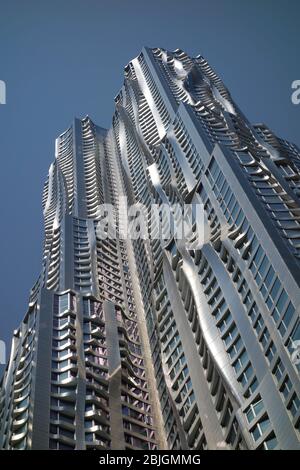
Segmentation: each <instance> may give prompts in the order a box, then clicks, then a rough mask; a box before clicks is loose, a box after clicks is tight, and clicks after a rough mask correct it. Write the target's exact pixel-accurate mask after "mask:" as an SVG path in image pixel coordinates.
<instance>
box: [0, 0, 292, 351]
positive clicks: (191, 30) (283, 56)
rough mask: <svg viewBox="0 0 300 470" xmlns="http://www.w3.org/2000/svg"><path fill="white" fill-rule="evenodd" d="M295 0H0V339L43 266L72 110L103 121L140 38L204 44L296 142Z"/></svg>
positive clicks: (266, 118) (240, 91)
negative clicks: (54, 169) (59, 140)
mask: <svg viewBox="0 0 300 470" xmlns="http://www.w3.org/2000/svg"><path fill="white" fill-rule="evenodd" d="M299 27H300V2H299V0H295V1H294V0H251V1H250V0H248V1H247V0H184V1H179V0H148V1H146V0H139V1H138V0H59V1H58V0H51V1H50V0H49V1H45V0H26V1H25V0H20V1H19V0H0V80H5V82H6V85H7V104H6V105H1V106H0V158H1V166H0V168H1V169H0V178H1V180H0V204H1V208H0V210H1V231H0V250H1V268H0V285H1V296H0V339H3V340H5V341H7V342H10V337H11V335H12V331H13V329H14V328H16V327H17V326H18V324H19V322H20V321H21V319H22V317H23V315H24V313H25V311H26V305H27V299H28V293H29V290H30V288H31V286H32V285H33V284H34V282H35V280H36V278H37V276H38V274H39V271H40V269H41V250H42V236H43V230H42V210H41V193H42V187H43V183H44V180H45V178H46V175H47V172H48V167H49V165H50V163H51V161H52V160H53V158H54V139H55V137H56V136H57V135H58V134H60V133H61V132H63V131H64V130H65V129H66V128H67V127H68V126H69V124H70V123H71V121H72V119H73V116H74V115H76V116H78V117H83V116H85V115H86V114H89V115H90V116H91V117H92V119H93V120H94V121H95V122H96V123H97V124H99V125H101V126H103V127H108V126H109V125H110V122H111V117H112V113H113V106H114V103H113V98H114V96H115V95H116V94H117V92H118V90H119V88H120V86H121V84H122V81H123V68H124V66H125V65H126V64H127V63H128V62H129V61H130V59H132V58H134V57H135V56H136V55H137V54H138V53H139V52H140V50H141V48H142V47H143V46H144V45H146V46H149V47H157V46H158V47H163V48H166V49H170V50H173V49H176V48H180V49H183V50H185V51H186V52H187V53H189V54H190V55H197V54H199V53H201V54H202V55H203V56H204V57H205V58H206V59H207V60H208V61H209V63H210V64H211V65H212V66H213V67H214V68H215V70H216V72H217V73H218V74H219V75H220V76H221V78H222V79H223V80H224V82H225V84H226V85H227V87H228V88H229V90H230V92H231V94H232V96H233V98H234V99H235V101H236V102H237V104H238V105H239V106H240V108H241V110H242V111H243V112H244V113H245V114H246V116H247V117H248V118H249V119H250V121H252V122H265V123H266V124H268V125H269V126H270V127H271V128H272V129H273V130H274V131H275V132H276V133H277V134H279V135H281V136H283V137H285V138H288V139H289V140H291V141H294V142H295V143H297V144H298V145H299V144H300V135H299V123H300V105H298V106H295V105H293V104H292V103H291V99H290V96H291V83H292V81H294V80H296V79H300V63H299V49H300V48H299V45H300V41H299Z"/></svg>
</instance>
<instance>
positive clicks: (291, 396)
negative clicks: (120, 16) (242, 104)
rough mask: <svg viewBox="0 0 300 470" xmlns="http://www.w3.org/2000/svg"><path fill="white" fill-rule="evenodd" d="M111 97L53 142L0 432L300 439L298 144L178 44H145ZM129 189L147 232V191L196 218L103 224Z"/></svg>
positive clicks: (106, 444) (240, 443) (40, 443)
mask: <svg viewBox="0 0 300 470" xmlns="http://www.w3.org/2000/svg"><path fill="white" fill-rule="evenodd" d="M115 102H116V108H115V113H114V116H113V121H112V127H111V129H110V130H105V129H102V128H100V127H98V126H96V125H95V124H94V123H93V122H92V121H91V120H90V119H89V118H88V117H87V118H85V119H83V120H78V119H75V121H74V123H73V125H72V126H71V127H70V128H69V129H68V130H67V131H66V132H65V133H63V134H62V135H61V136H59V138H58V139H57V141H56V158H55V162H54V163H53V164H52V165H51V167H50V170H49V177H48V180H47V182H46V184H45V190H44V195H43V208H44V217H45V242H44V255H43V267H42V272H41V275H40V277H39V279H38V282H37V283H36V285H35V286H34V288H33V289H32V292H31V295H30V302H29V309H28V312H27V314H26V316H25V319H24V321H23V322H22V324H21V326H20V328H19V329H18V330H17V331H16V332H15V334H14V338H13V345H12V352H11V358H10V361H9V364H8V366H7V368H6V371H5V374H4V377H3V379H2V384H1V408H0V446H1V447H2V448H5V449H10V448H18V449H25V448H28V449H31V448H32V449H47V448H51V449H86V448H99V449H109V448H110V449H148V450H153V449H156V448H161V449H260V448H263V449H296V448H300V446H299V424H300V406H299V405H300V381H299V362H300V361H299V353H298V354H297V351H298V348H299V344H300V343H299V341H300V320H299V305H300V290H299V283H300V264H299V263H300V198H299V195H300V177H299V170H300V153H299V149H298V148H296V147H295V146H294V145H292V144H290V143H289V142H286V141H285V140H282V139H280V138H278V137H276V136H275V135H274V134H273V133H272V132H271V131H270V130H269V129H268V128H267V127H266V126H265V125H261V124H260V125H254V126H253V125H251V124H250V123H249V122H248V121H247V119H246V118H245V116H244V115H243V114H242V112H241V111H240V110H239V109H238V107H237V106H236V105H235V103H234V102H233V100H232V98H231V96H230V93H229V92H228V90H227V89H226V88H225V86H224V85H223V83H222V82H221V80H220V79H219V77H218V76H217V75H216V74H215V73H214V71H213V70H212V69H211V68H210V66H209V65H208V63H207V62H206V61H205V60H204V59H203V57H201V56H199V57H197V58H190V57H189V56H187V55H186V54H185V53H184V52H182V51H181V50H176V51H174V52H172V53H170V52H168V51H165V50H163V49H148V48H144V49H143V51H142V52H141V54H140V55H139V56H138V57H137V58H136V59H134V60H133V61H132V62H130V63H129V64H128V65H127V66H126V67H125V81H124V85H123V87H122V89H121V91H120V93H119V94H118V95H117V97H116V98H115ZM125 196H126V197H127V199H128V201H129V203H130V204H135V203H140V204H142V205H143V208H144V210H145V212H146V216H147V222H148V228H149V232H151V234H155V233H158V231H159V229H160V228H159V227H158V226H157V225H156V223H155V222H153V219H152V218H151V217H150V214H151V210H152V207H153V205H156V206H161V207H162V206H167V207H170V208H171V218H172V221H173V222H177V221H178V219H179V218H180V216H181V212H180V208H183V207H184V205H185V204H189V205H190V207H191V208H192V211H191V214H190V215H191V217H190V218H191V220H190V222H191V224H190V225H191V230H190V231H189V232H188V234H187V236H186V237H185V238H184V239H179V238H178V237H176V234H175V233H174V232H172V230H171V233H170V234H169V236H168V237H167V238H165V239H162V238H161V237H159V236H151V237H149V238H147V237H146V238H138V239H132V238H130V237H127V238H126V237H121V236H119V235H118V234H117V236H116V237H113V236H109V237H108V238H106V239H105V238H104V237H101V236H99V232H98V224H99V220H100V216H99V207H101V206H103V204H112V205H113V206H114V207H115V213H114V220H115V223H116V226H117V228H119V223H120V220H119V215H118V214H119V211H118V210H119V209H120V207H119V204H120V198H123V197H125ZM198 206H201V207H203V208H204V217H203V219H201V226H202V229H203V237H202V239H201V241H200V242H199V243H196V242H197V236H198V235H197V230H196V229H197V225H199V220H197V217H198V212H197V210H196V208H197V207H198ZM171 225H172V224H171Z"/></svg>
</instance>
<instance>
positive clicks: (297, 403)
mask: <svg viewBox="0 0 300 470" xmlns="http://www.w3.org/2000/svg"><path fill="white" fill-rule="evenodd" d="M299 409H300V400H299V398H298V396H297V395H296V393H294V394H293V396H292V398H291V401H290V402H289V404H288V410H289V411H290V413H291V415H292V416H293V417H295V416H296V414H297V413H298V411H299Z"/></svg>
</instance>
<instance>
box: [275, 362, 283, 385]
mask: <svg viewBox="0 0 300 470" xmlns="http://www.w3.org/2000/svg"><path fill="white" fill-rule="evenodd" d="M283 373H284V367H283V364H282V362H281V360H280V359H278V361H277V362H276V365H275V367H274V369H273V374H274V375H275V377H276V379H277V381H278V382H279V381H280V379H281V378H282V376H283Z"/></svg>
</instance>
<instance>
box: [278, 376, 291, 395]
mask: <svg viewBox="0 0 300 470" xmlns="http://www.w3.org/2000/svg"><path fill="white" fill-rule="evenodd" d="M291 389H292V382H291V380H290V378H289V376H288V375H287V376H286V378H285V379H284V382H283V384H282V386H281V387H280V391H281V393H282V394H283V396H284V398H285V399H286V398H287V397H288V395H289V393H290V391H291Z"/></svg>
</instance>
